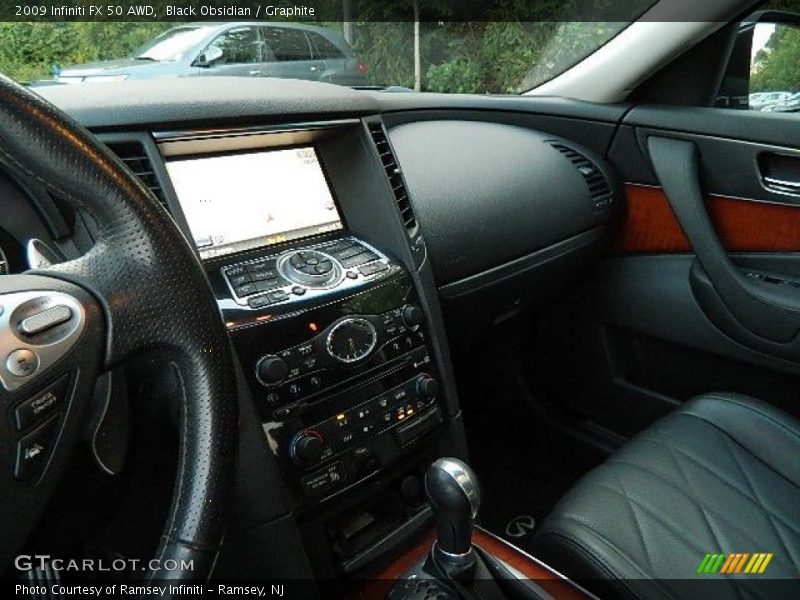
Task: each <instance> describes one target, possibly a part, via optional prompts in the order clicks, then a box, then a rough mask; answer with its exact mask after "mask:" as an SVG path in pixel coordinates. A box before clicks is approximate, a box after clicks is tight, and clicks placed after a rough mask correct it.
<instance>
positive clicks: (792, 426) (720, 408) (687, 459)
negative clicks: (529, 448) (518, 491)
mask: <svg viewBox="0 0 800 600" xmlns="http://www.w3.org/2000/svg"><path fill="white" fill-rule="evenodd" d="M533 545H534V547H533V548H532V551H533V553H534V554H535V555H536V556H537V557H539V558H542V559H543V560H545V561H547V562H548V563H549V564H551V565H552V566H554V567H555V568H556V569H558V570H560V571H562V572H563V573H565V574H566V575H568V576H570V577H572V578H574V579H576V580H579V581H582V582H584V584H585V585H586V586H587V587H588V588H590V589H591V590H592V591H595V592H596V593H598V594H600V595H601V597H604V598H606V597H625V598H648V599H650V598H685V597H697V596H698V595H699V593H702V588H701V587H698V586H706V587H707V588H708V591H712V592H713V593H711V594H710V595H709V597H714V598H717V597H722V598H728V597H730V598H740V599H741V598H761V597H775V596H776V595H777V593H776V592H777V591H778V590H777V589H771V590H770V589H766V588H765V586H767V585H768V584H767V582H768V581H769V580H772V581H771V584H772V585H773V586H781V587H780V593H781V595H786V594H791V596H787V597H795V598H800V580H798V579H797V578H798V577H799V576H800V422H798V421H796V420H795V419H793V418H791V417H790V416H789V415H787V414H785V413H783V412H781V411H779V410H777V409H775V408H774V407H771V406H769V405H767V404H765V403H763V402H760V401H758V400H754V399H752V398H748V397H745V396H740V395H736V394H722V393H715V394H708V395H704V396H700V397H698V398H695V399H694V400H692V401H690V402H688V403H686V404H684V405H683V406H682V407H681V408H679V409H677V410H676V411H674V412H673V413H671V414H670V415H668V416H666V417H664V418H662V419H660V420H659V421H657V422H656V423H655V424H653V425H652V426H651V427H649V428H648V429H646V430H645V431H643V432H641V433H640V434H639V435H637V436H636V437H634V438H633V439H632V440H631V441H630V442H629V443H627V444H626V445H625V446H623V447H622V448H621V449H620V450H618V451H617V452H615V453H614V454H613V455H612V456H611V457H610V458H609V459H608V460H607V461H606V462H605V463H603V464H602V465H600V466H599V467H597V468H596V469H594V470H593V471H591V472H589V473H588V474H587V475H585V476H584V477H583V478H582V479H581V480H580V481H578V483H577V484H576V485H575V486H574V487H573V488H572V489H571V490H570V491H569V492H568V493H567V494H566V495H565V496H564V498H563V499H562V500H561V501H560V502H559V503H558V504H557V505H556V506H555V507H554V509H553V510H552V512H551V513H550V515H549V516H548V517H547V519H545V521H544V522H543V523H542V525H541V527H540V528H539V529H538V530H537V533H536V535H535V537H534V540H533ZM733 552H737V553H749V554H752V553H762V552H764V553H773V557H772V559H771V560H770V562H769V564H768V565H767V568H766V570H765V571H764V573H763V574H760V575H759V574H750V575H747V574H744V570H745V569H746V566H747V565H746V563H745V565H744V568H742V570H741V571H740V572H739V573H738V574H726V575H722V574H719V573H717V574H705V573H698V572H697V571H698V567H699V566H700V563H701V561H702V560H703V558H704V556H705V555H706V554H709V553H711V554H714V553H726V554H727V553H733ZM748 560H749V559H748ZM776 579H779V580H782V581H775V580H776ZM709 582H713V585H709ZM707 595H708V594H707Z"/></svg>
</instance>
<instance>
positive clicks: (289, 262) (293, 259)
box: [278, 250, 342, 288]
mask: <svg viewBox="0 0 800 600" xmlns="http://www.w3.org/2000/svg"><path fill="white" fill-rule="evenodd" d="M278 270H279V271H280V272H281V273H282V274H283V275H284V276H286V278H287V279H289V281H293V282H294V283H300V284H302V285H304V286H306V287H310V288H324V287H330V286H333V285H336V284H337V283H339V281H340V280H341V278H342V268H341V266H340V265H339V262H338V261H337V260H336V259H334V258H333V257H331V256H328V255H327V254H324V253H322V252H318V251H317V250H300V251H297V252H290V253H288V254H284V255H283V256H282V257H281V258H279V259H278Z"/></svg>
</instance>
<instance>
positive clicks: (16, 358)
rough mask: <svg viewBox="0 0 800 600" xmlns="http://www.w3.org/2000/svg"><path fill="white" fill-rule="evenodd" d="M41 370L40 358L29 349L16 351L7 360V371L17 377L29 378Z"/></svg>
mask: <svg viewBox="0 0 800 600" xmlns="http://www.w3.org/2000/svg"><path fill="white" fill-rule="evenodd" d="M38 368H39V357H38V356H37V355H36V353H35V352H32V351H31V350H28V349H27V348H21V349H19V350H14V351H13V352H12V353H11V354H9V355H8V358H7V359H6V369H8V372H9V373H11V374H12V375H14V376H16V377H29V376H31V375H33V374H34V373H35V372H36V369H38Z"/></svg>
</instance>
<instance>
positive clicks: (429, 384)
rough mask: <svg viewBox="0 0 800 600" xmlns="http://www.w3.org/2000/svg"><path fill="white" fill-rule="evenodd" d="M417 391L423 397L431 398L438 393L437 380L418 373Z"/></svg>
mask: <svg viewBox="0 0 800 600" xmlns="http://www.w3.org/2000/svg"><path fill="white" fill-rule="evenodd" d="M417 392H419V395H420V396H422V397H423V398H433V397H434V396H435V395H436V394H438V393H439V382H438V381H436V380H435V379H434V378H433V377H430V376H429V375H420V376H419V378H418V379H417Z"/></svg>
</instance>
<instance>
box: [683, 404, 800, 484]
mask: <svg viewBox="0 0 800 600" xmlns="http://www.w3.org/2000/svg"><path fill="white" fill-rule="evenodd" d="M680 416H686V417H690V418H694V419H697V420H698V421H702V422H703V423H705V424H706V425H710V426H711V427H713V428H714V429H716V430H717V431H719V432H720V433H722V434H723V435H724V436H726V437H729V438H730V439H731V440H732V441H733V442H734V443H736V445H738V446H739V447H740V448H742V450H744V451H745V452H747V454H749V455H750V456H752V457H753V458H754V459H756V460H757V461H758V462H760V463H761V464H763V465H764V466H765V467H766V468H767V469H769V470H770V471H772V472H773V473H775V474H776V475H777V476H778V477H780V478H781V479H784V480H786V481H787V482H788V483H790V484H791V485H792V486H793V487H796V488H798V489H800V483H798V482H795V481H794V480H792V479H789V478H788V477H787V476H786V475H784V474H783V473H781V472H780V471H778V470H776V469H775V467H773V466H772V465H771V464H769V463H768V462H767V461H765V460H764V459H762V458H761V457H759V456H758V455H756V454H754V453H752V452H750V451H749V450H748V449H747V448H746V447H745V446H744V445H743V444H742V443H741V442H739V440H737V439H736V438H735V437H733V436H732V435H731V434H730V433H728V432H727V431H726V430H724V429H723V428H722V427H720V426H719V425H717V424H716V423H714V422H713V421H709V420H708V419H705V418H703V417H699V416H697V415H694V414H691V413H681V415H680Z"/></svg>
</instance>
